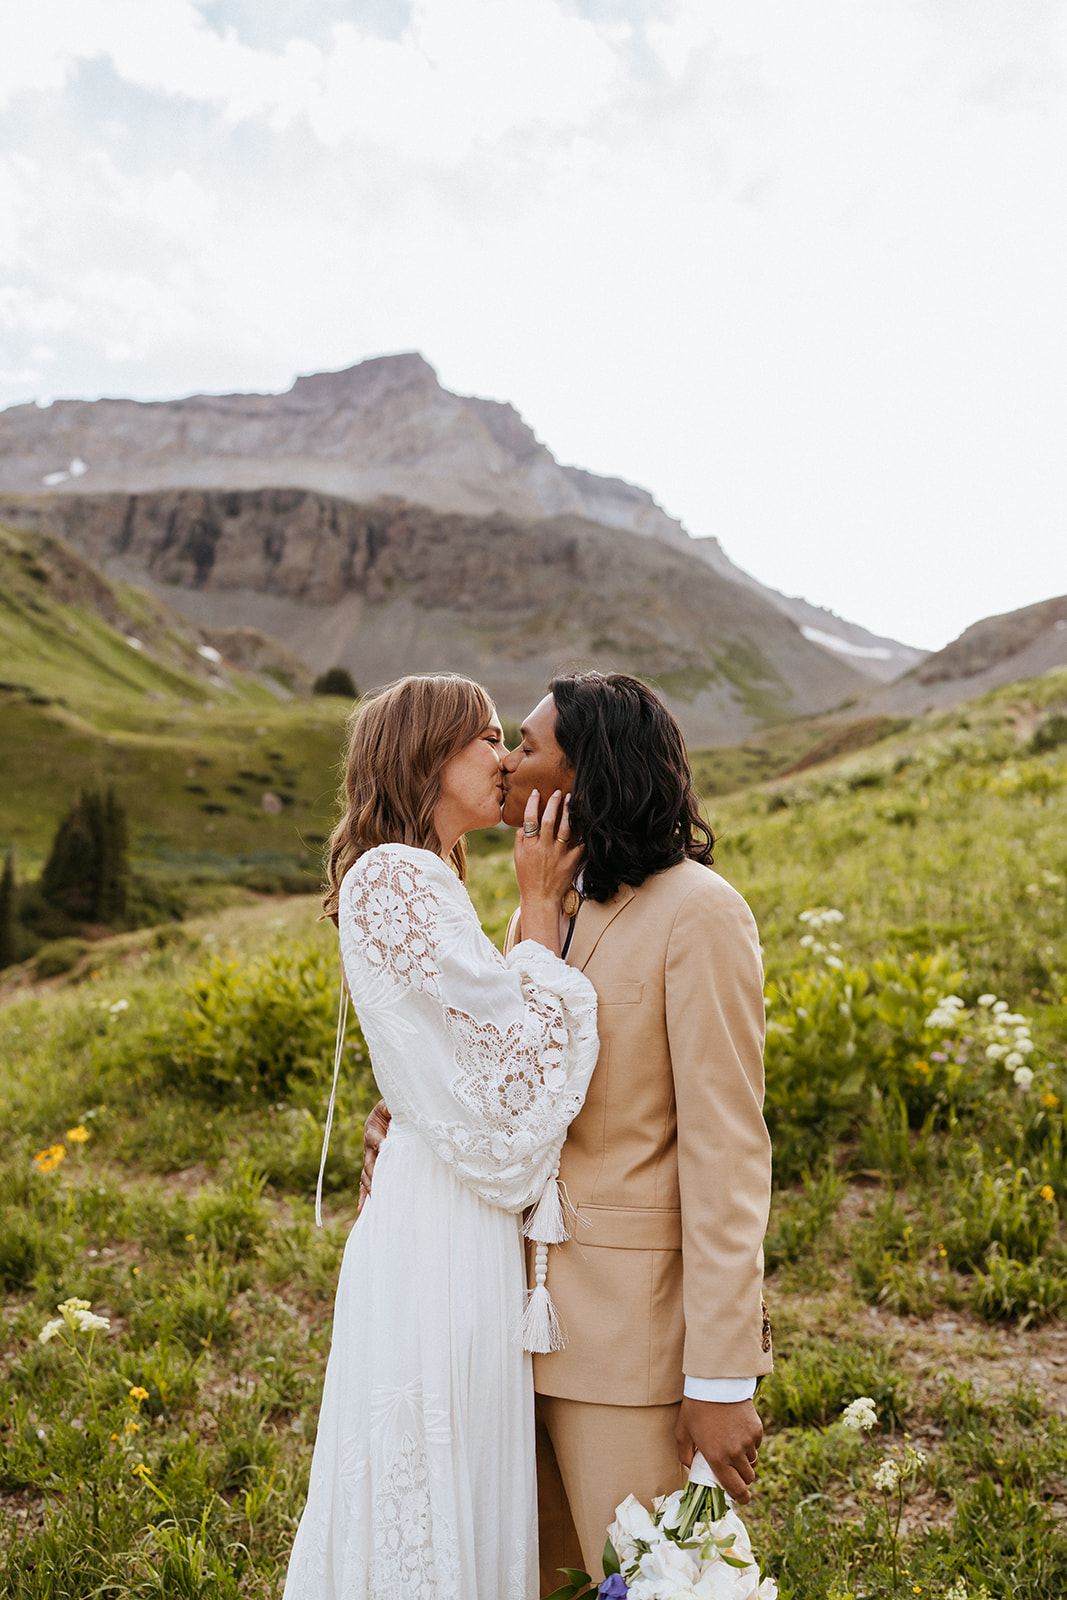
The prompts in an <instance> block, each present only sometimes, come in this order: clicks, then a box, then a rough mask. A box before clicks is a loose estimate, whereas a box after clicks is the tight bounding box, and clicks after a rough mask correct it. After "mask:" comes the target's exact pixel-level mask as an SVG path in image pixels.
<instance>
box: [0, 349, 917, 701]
mask: <svg viewBox="0 0 1067 1600" xmlns="http://www.w3.org/2000/svg"><path fill="white" fill-rule="evenodd" d="M171 488H199V489H205V490H215V489H261V488H280V489H286V488H303V489H310V490H315V491H317V492H318V493H320V494H323V495H330V496H335V497H339V498H343V499H348V500H352V501H355V502H367V501H371V500H377V499H379V498H381V497H383V496H390V495H393V496H397V497H399V498H401V499H403V500H406V501H409V502H413V503H415V504H419V505H424V506H427V507H429V508H430V509H431V510H436V511H443V512H458V513H462V514H467V515H474V516H487V515H492V514H493V513H495V512H498V511H499V512H503V513H504V514H505V515H506V516H509V517H512V518H518V519H529V520H532V521H539V520H542V519H544V518H546V517H556V516H577V517H581V518H585V519H587V520H589V521H591V522H596V523H600V524H601V525H603V526H605V527H608V528H619V529H623V530H626V531H628V532H631V533H638V534H641V535H644V536H645V537H648V538H651V539H655V540H658V541H661V542H663V543H665V544H668V545H671V546H673V547H675V548H677V549H684V550H687V551H688V552H689V553H691V554H693V555H696V556H697V557H699V559H700V560H702V561H704V562H706V563H707V565H708V566H710V567H711V569H712V570H713V571H714V572H716V573H718V574H719V575H720V576H721V577H724V578H726V579H728V580H729V581H730V582H732V583H734V584H738V585H741V586H744V587H747V588H749V589H750V590H751V591H752V592H753V593H756V594H758V595H760V596H761V597H762V598H763V599H764V600H765V601H768V602H769V603H770V604H771V605H773V606H774V607H776V608H777V609H778V610H779V611H781V612H782V613H784V614H785V615H786V616H788V617H790V618H792V620H793V621H794V622H795V623H796V624H797V625H798V626H799V627H801V628H806V629H807V630H808V634H807V637H808V639H809V642H812V643H814V644H816V645H817V646H818V647H819V648H820V649H821V650H824V651H828V652H829V653H831V654H836V655H838V656H839V657H841V658H843V659H844V660H846V661H848V663H849V665H851V666H852V667H853V668H855V669H857V670H859V671H860V672H862V673H864V674H865V675H867V676H868V677H873V678H875V679H877V680H879V681H884V680H887V679H890V678H893V677H896V676H897V675H899V673H901V672H903V671H904V670H905V669H906V668H908V667H910V666H913V665H914V664H915V663H916V662H917V661H918V660H920V659H921V658H922V655H923V652H922V651H918V650H915V649H913V648H912V647H910V646H907V645H902V644H900V643H899V641H896V640H893V639H887V638H881V637H878V636H875V635H872V634H871V633H869V632H868V631H867V630H866V629H864V628H862V627H861V626H860V625H859V624H857V623H848V622H845V621H843V620H842V619H841V618H839V617H836V616H835V615H834V614H833V613H832V612H829V611H826V610H823V609H822V608H820V607H817V606H813V605H811V604H810V603H809V602H808V601H805V600H802V599H799V598H795V597H791V596H787V595H783V594H780V593H778V591H776V590H774V589H771V588H768V587H767V586H765V585H763V584H761V583H759V582H758V580H757V579H755V578H753V577H751V576H750V575H749V574H748V573H746V572H744V571H742V569H740V568H739V567H737V566H736V565H735V564H734V563H733V562H732V561H731V560H730V559H729V557H728V556H727V555H726V554H725V552H724V551H723V550H722V548H721V546H720V545H719V542H718V540H717V539H715V538H714V537H704V538H699V539H691V538H690V536H689V534H688V533H687V532H686V530H685V529H684V528H683V526H682V524H681V523H680V522H678V521H677V520H676V519H675V518H673V517H670V516H668V515H667V513H666V512H665V511H664V510H663V509H662V507H660V506H659V505H658V504H657V503H656V501H655V500H654V499H653V497H652V496H651V495H650V494H649V493H648V492H647V491H646V490H644V489H640V488H637V487H635V486H634V485H632V484H629V483H626V482H624V481H623V480H622V479H619V478H604V477H598V476H597V475H596V474H595V473H591V472H586V471H584V470H582V469H581V468H577V467H568V466H564V465H561V464H560V463H559V462H557V461H556V460H555V458H554V457H553V455H552V454H551V452H550V451H549V450H548V449H547V448H546V446H545V445H543V444H542V443H541V442H540V441H539V440H538V439H537V437H536V435H535V434H534V432H533V430H532V429H531V428H530V427H529V426H528V425H527V423H526V422H525V421H524V420H523V419H522V417H521V416H520V415H519V413H518V412H517V411H516V410H515V409H514V407H512V406H510V405H508V404H505V403H502V402H498V401H495V400H486V399H482V398H479V397H477V396H469V395H456V394H452V393H451V392H450V391H449V390H447V389H445V388H443V387H442V386H441V384H440V383H439V382H438V380H437V375H436V373H435V372H434V370H433V368H432V367H431V366H430V365H429V363H428V362H427V361H425V360H424V358H423V357H422V356H421V355H419V354H418V353H416V352H413V351H409V352H404V353H402V354H398V355H390V356H381V357H377V358H374V359H372V360H368V361H363V362H360V363H359V364H358V365H356V366H354V367H350V368H347V369H345V370H343V371H340V372H321V373H314V374H311V375H309V376H306V377H299V378H297V379H296V381H295V383H294V384H293V386H292V388H291V389H290V390H289V391H288V392H287V393H285V394H280V395H270V394H266V395H265V394H233V395H192V396H189V397H188V398H185V399H180V400H165V401H151V402H143V401H135V400H121V399H105V400H94V401H83V400H57V401H55V402H54V403H53V404H52V405H50V406H47V407H39V406H36V405H32V404H31V405H22V406H12V407H9V408H8V409H7V410H5V411H3V412H0V492H5V493H8V494H33V493H39V492H41V491H42V490H49V491H52V492H57V493H61V494H81V493H87V492H88V493H93V494H100V493H103V492H126V493H129V492H134V493H140V492H146V491H156V490H162V489H171Z"/></svg>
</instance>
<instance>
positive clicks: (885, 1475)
mask: <svg viewBox="0 0 1067 1600" xmlns="http://www.w3.org/2000/svg"><path fill="white" fill-rule="evenodd" d="M873 1481H874V1487H875V1488H876V1489H881V1491H882V1493H883V1494H892V1492H893V1490H894V1489H895V1488H896V1487H897V1485H898V1484H899V1482H900V1468H899V1467H898V1466H897V1464H896V1462H895V1461H883V1462H882V1464H881V1466H880V1467H878V1468H877V1469H876V1471H875V1474H874V1480H873Z"/></svg>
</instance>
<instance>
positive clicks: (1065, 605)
mask: <svg viewBox="0 0 1067 1600" xmlns="http://www.w3.org/2000/svg"><path fill="white" fill-rule="evenodd" d="M1063 667H1067V595H1059V596H1058V597H1056V598H1054V599H1051V600H1039V601H1038V602H1037V603H1036V604H1035V605H1031V606H1021V607H1020V608H1019V609H1018V610H1017V611H1006V612H1003V613H1001V614H1000V615H998V616H993V617H982V618H981V619H980V620H979V621H978V622H973V623H972V624H971V626H970V627H969V628H965V629H964V630H963V632H962V633H961V634H960V635H959V637H958V638H956V639H953V640H952V641H951V643H949V644H947V645H945V647H944V649H943V650H938V651H936V652H935V653H934V654H933V655H930V656H927V657H926V659H925V660H924V661H922V662H920V663H919V665H918V666H916V667H914V668H912V670H911V671H910V672H906V673H904V675H903V676H902V677H900V678H898V679H897V680H896V681H895V682H894V683H887V684H883V685H882V686H880V687H879V688H877V689H873V690H867V691H866V692H865V693H864V694H863V695H862V696H861V697H860V699H859V701H857V703H856V704H855V705H854V706H853V707H851V708H850V710H849V712H848V715H849V716H850V717H855V716H857V715H860V714H861V713H870V714H874V715H880V716H886V715H900V714H903V715H905V716H916V715H921V714H922V713H924V712H927V711H938V710H943V709H946V708H948V707H950V706H956V705H960V704H962V703H963V702H964V701H966V700H974V699H977V698H978V696H979V695H982V694H986V693H988V692H989V690H991V689H999V688H1001V687H1002V686H1003V685H1004V684H1008V683H1015V682H1018V681H1019V680H1021V679H1024V678H1038V677H1041V676H1042V675H1043V674H1044V673H1046V672H1054V671H1056V670H1057V669H1059V668H1063Z"/></svg>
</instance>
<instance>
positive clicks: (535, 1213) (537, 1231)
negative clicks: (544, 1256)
mask: <svg viewBox="0 0 1067 1600" xmlns="http://www.w3.org/2000/svg"><path fill="white" fill-rule="evenodd" d="M522 1231H523V1233H524V1234H525V1235H526V1237H527V1239H532V1240H533V1241H534V1243H535V1244H562V1243H563V1241H564V1240H565V1239H569V1238H570V1233H569V1232H568V1230H567V1222H566V1218H565V1217H564V1215H563V1202H562V1200H561V1198H560V1185H559V1162H558V1161H557V1162H556V1165H555V1168H554V1170H553V1172H552V1176H551V1177H550V1178H549V1180H548V1182H547V1183H546V1184H545V1186H544V1188H543V1189H542V1191H541V1198H540V1200H538V1202H537V1204H536V1206H534V1208H533V1210H532V1211H531V1212H530V1215H529V1216H528V1217H527V1219H526V1226H525V1227H524V1228H523V1230H522Z"/></svg>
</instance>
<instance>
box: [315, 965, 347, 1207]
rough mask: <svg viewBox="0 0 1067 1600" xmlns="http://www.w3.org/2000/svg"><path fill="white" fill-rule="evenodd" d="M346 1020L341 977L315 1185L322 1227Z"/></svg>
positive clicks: (316, 1203) (345, 1003)
mask: <svg viewBox="0 0 1067 1600" xmlns="http://www.w3.org/2000/svg"><path fill="white" fill-rule="evenodd" d="M347 1022H348V985H347V983H346V982H345V980H344V978H343V977H342V979H341V998H340V1000H339V1001H338V1003H337V1043H336V1044H335V1045H334V1051H333V1083H332V1085H331V1086H330V1104H329V1106H328V1108H327V1111H326V1128H325V1130H324V1132H323V1135H322V1159H321V1160H320V1161H319V1181H318V1183H317V1184H316V1185H315V1225H316V1227H319V1228H321V1227H322V1178H323V1174H324V1172H325V1171H326V1152H327V1151H328V1150H329V1148H330V1129H331V1128H332V1127H333V1108H334V1105H335V1103H336V1101H337V1075H338V1073H339V1072H340V1070H341V1051H342V1050H343V1049H344V1045H345V1025H346V1023H347Z"/></svg>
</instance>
